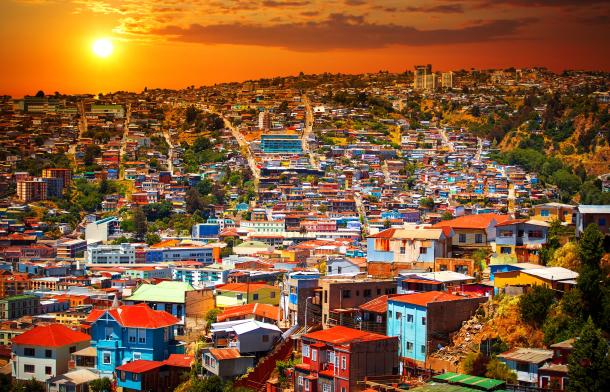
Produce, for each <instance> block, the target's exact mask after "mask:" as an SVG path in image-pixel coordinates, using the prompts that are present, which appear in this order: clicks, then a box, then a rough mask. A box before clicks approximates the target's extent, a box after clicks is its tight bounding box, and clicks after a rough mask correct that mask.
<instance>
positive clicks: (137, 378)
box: [131, 373, 140, 381]
mask: <svg viewBox="0 0 610 392" xmlns="http://www.w3.org/2000/svg"><path fill="white" fill-rule="evenodd" d="M139 379H140V375H139V374H138V373H131V380H132V381H138V380H139Z"/></svg>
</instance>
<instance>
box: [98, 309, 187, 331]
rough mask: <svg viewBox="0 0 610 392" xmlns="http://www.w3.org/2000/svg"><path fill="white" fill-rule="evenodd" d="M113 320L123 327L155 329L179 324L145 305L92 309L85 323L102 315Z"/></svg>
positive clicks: (176, 320)
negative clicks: (106, 314) (106, 315)
mask: <svg viewBox="0 0 610 392" xmlns="http://www.w3.org/2000/svg"><path fill="white" fill-rule="evenodd" d="M106 312H108V314H109V315H110V316H111V317H112V318H113V319H115V320H116V321H117V322H118V323H119V324H121V326H123V327H132V328H149V329H156V328H162V327H169V326H172V325H174V324H177V323H178V322H180V320H178V319H177V318H176V317H174V316H172V315H171V314H169V313H167V312H166V311H163V310H152V309H151V308H150V307H148V305H146V304H138V305H122V306H119V307H118V308H116V309H107V310H106V309H93V310H92V311H91V313H89V316H87V320H86V321H87V322H89V323H93V322H95V321H96V320H97V319H99V318H100V317H102V316H103V315H104V313H106Z"/></svg>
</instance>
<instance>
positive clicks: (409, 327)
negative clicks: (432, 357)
mask: <svg viewBox="0 0 610 392" xmlns="http://www.w3.org/2000/svg"><path fill="white" fill-rule="evenodd" d="M409 316H410V317H412V319H411V321H410V319H409ZM424 318H426V319H427V309H426V308H425V307H423V306H417V305H413V304H407V303H404V302H397V301H391V300H389V301H388V313H387V334H386V335H388V336H398V337H399V340H400V347H399V350H398V355H399V356H400V357H405V358H410V359H414V360H416V361H422V362H423V361H425V360H426V350H425V349H422V346H424V348H425V346H426V342H427V326H426V324H424V323H422V320H423V319H424ZM426 323H427V320H426ZM409 343H410V344H409Z"/></svg>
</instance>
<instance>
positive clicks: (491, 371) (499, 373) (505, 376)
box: [485, 358, 517, 384]
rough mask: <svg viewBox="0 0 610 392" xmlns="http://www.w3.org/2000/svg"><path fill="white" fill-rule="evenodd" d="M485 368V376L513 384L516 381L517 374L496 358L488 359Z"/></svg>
mask: <svg viewBox="0 0 610 392" xmlns="http://www.w3.org/2000/svg"><path fill="white" fill-rule="evenodd" d="M485 369H486V370H485V377H488V378H495V379H497V380H504V381H506V382H507V383H509V384H515V383H516V382H517V374H516V373H515V372H513V371H512V370H510V369H509V368H508V366H506V364H504V363H502V362H500V361H499V360H498V359H497V358H492V359H490V360H489V362H487V366H486V368H485Z"/></svg>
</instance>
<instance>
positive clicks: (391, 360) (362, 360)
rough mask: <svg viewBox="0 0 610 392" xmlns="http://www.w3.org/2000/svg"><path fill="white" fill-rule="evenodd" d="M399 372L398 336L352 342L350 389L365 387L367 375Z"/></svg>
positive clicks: (384, 374) (355, 389)
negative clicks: (359, 382) (364, 381)
mask: <svg viewBox="0 0 610 392" xmlns="http://www.w3.org/2000/svg"><path fill="white" fill-rule="evenodd" d="M392 374H398V338H393V339H386V340H381V341H380V340H375V341H369V342H358V343H352V345H351V353H350V361H349V379H350V389H349V390H350V391H357V390H360V389H363V387H364V386H363V385H361V384H358V383H357V382H358V381H363V380H364V379H365V377H367V376H388V375H392Z"/></svg>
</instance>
